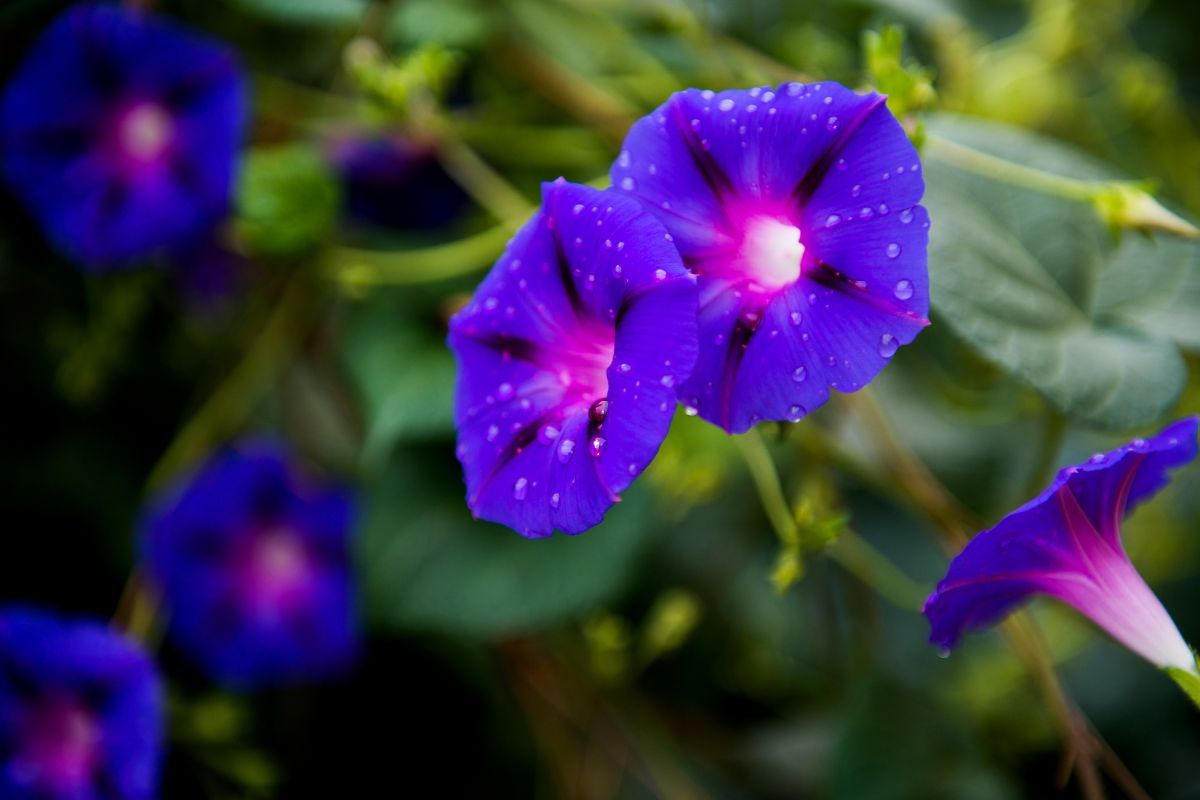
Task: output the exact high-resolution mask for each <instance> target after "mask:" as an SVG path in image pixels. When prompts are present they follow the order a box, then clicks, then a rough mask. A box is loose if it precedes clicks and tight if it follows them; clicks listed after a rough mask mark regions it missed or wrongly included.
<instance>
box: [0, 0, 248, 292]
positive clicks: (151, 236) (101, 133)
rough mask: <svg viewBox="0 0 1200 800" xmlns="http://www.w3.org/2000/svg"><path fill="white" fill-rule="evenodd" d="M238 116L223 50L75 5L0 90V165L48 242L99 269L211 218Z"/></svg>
mask: <svg viewBox="0 0 1200 800" xmlns="http://www.w3.org/2000/svg"><path fill="white" fill-rule="evenodd" d="M244 117H245V102H244V97H243V91H242V86H241V82H240V79H239V76H238V71H237V69H236V66H235V64H234V61H233V57H232V55H231V54H230V52H229V51H227V50H226V49H225V48H224V47H221V46H219V45H217V44H215V43H213V42H210V41H209V40H207V39H204V38H201V37H199V36H197V35H195V34H193V33H191V32H189V31H186V30H184V29H182V28H180V27H177V26H175V25H172V24H170V23H167V22H163V21H161V20H159V19H157V18H154V17H147V16H144V15H141V14H139V13H137V12H134V11H130V10H126V9H122V8H120V7H117V6H99V5H91V4H84V5H79V6H76V7H74V8H72V9H70V10H68V11H66V12H65V13H63V14H62V15H61V16H60V17H58V19H56V20H55V21H54V22H53V23H52V24H51V25H50V27H49V28H48V29H47V30H46V31H45V33H44V34H43V35H42V36H41V38H40V39H38V40H37V41H36V42H35V43H34V44H33V46H32V48H31V49H30V51H29V53H28V54H27V56H26V57H25V60H24V62H23V63H22V64H21V65H20V67H19V68H18V69H17V71H16V74H15V75H14V76H13V78H12V81H11V83H10V84H9V85H8V87H7V89H6V90H5V92H4V94H3V97H2V98H0V153H3V156H2V157H0V159H2V160H0V167H2V168H3V174H4V177H5V178H6V179H7V181H8V183H9V185H10V186H11V187H12V190H13V192H14V193H15V194H16V195H17V196H18V197H19V198H20V199H21V200H22V201H23V202H24V204H25V205H26V206H27V207H28V208H29V210H30V212H31V213H32V214H33V216H34V217H36V218H37V220H38V221H39V222H40V223H41V225H42V227H43V229H44V230H45V232H46V235H47V236H48V238H50V239H51V240H52V241H53V242H54V243H55V244H56V245H57V246H58V247H59V249H61V250H62V251H63V252H64V253H66V254H67V255H69V256H70V257H72V258H74V259H75V260H77V261H79V262H80V263H81V264H83V265H84V266H85V267H87V268H89V269H108V268H112V267H115V266H119V265H121V264H123V263H126V262H128V261H131V260H134V259H137V258H141V257H144V256H146V255H148V254H150V253H151V252H153V251H155V250H157V249H159V248H161V247H164V246H166V245H171V244H178V243H180V242H182V241H186V240H189V239H190V238H192V237H195V236H196V235H198V234H199V233H201V232H203V231H204V230H205V229H207V228H210V227H211V226H212V225H213V224H214V223H215V222H216V221H217V220H218V219H220V218H221V216H222V215H223V214H224V213H225V211H226V209H227V206H228V202H229V195H230V186H231V183H232V177H233V170H234V161H235V156H236V153H237V149H238V144H239V141H240V138H241V132H242V127H243V122H244Z"/></svg>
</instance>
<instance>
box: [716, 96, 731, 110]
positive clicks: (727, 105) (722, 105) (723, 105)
mask: <svg viewBox="0 0 1200 800" xmlns="http://www.w3.org/2000/svg"><path fill="white" fill-rule="evenodd" d="M733 106H734V103H733V100H731V99H730V98H728V97H726V98H725V99H724V100H722V101H721V102H719V103H717V108H718V109H719V110H721V111H728V110H729V109H731V108H733Z"/></svg>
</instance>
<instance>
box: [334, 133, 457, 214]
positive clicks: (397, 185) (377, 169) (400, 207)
mask: <svg viewBox="0 0 1200 800" xmlns="http://www.w3.org/2000/svg"><path fill="white" fill-rule="evenodd" d="M329 152H330V156H331V159H332V161H333V163H334V165H335V166H336V167H337V170H338V174H339V176H340V177H341V183H342V196H343V198H344V205H345V211H346V213H347V214H348V215H349V216H350V217H351V218H352V219H356V220H361V221H363V222H367V223H371V224H374V225H381V226H384V227H389V228H396V229H399V230H414V231H427V230H429V229H431V228H437V227H439V226H442V225H445V224H447V223H449V222H451V221H452V220H454V219H455V217H457V216H458V214H459V213H460V212H461V211H462V210H463V209H464V208H466V206H467V195H466V193H465V192H464V191H463V190H462V188H461V187H460V186H459V185H458V184H457V183H456V182H455V181H454V179H453V178H451V177H450V176H449V175H448V174H447V173H446V170H445V169H443V168H442V165H441V163H439V162H438V159H437V153H436V151H435V149H434V146H433V144H432V143H429V142H423V141H421V140H419V139H417V138H415V137H404V136H401V135H399V134H368V133H344V134H341V135H339V136H338V137H336V138H335V139H334V140H333V141H332V142H331V144H330V147H329Z"/></svg>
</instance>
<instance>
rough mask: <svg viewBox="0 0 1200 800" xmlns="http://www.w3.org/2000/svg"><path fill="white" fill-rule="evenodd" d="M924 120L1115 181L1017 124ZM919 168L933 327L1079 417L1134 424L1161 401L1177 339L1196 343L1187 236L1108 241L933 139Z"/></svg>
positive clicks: (980, 146) (1180, 369) (1192, 255)
mask: <svg viewBox="0 0 1200 800" xmlns="http://www.w3.org/2000/svg"><path fill="white" fill-rule="evenodd" d="M929 126H930V131H931V133H933V134H935V135H938V136H941V137H944V138H945V139H949V140H951V141H954V142H957V143H960V144H964V145H967V146H969V147H972V148H974V149H976V150H980V151H983V152H985V153H989V154H991V155H994V156H998V157H1000V158H1005V159H1008V160H1010V161H1015V162H1018V163H1020V164H1023V165H1025V166H1028V167H1033V168H1035V169H1040V170H1044V171H1047V172H1051V173H1056V174H1058V175H1063V176H1070V177H1075V178H1082V179H1106V180H1107V179H1112V178H1114V177H1117V176H1114V175H1112V174H1111V173H1109V172H1108V171H1107V170H1106V169H1105V168H1103V167H1101V166H1100V165H1098V164H1097V163H1096V162H1094V161H1092V160H1090V159H1088V158H1087V157H1085V156H1083V155H1080V154H1078V153H1077V152H1075V151H1073V150H1071V149H1070V148H1067V147H1065V146H1063V145H1060V144H1057V143H1055V142H1052V141H1049V140H1047V139H1045V138H1042V137H1039V136H1036V135H1034V134H1031V133H1028V132H1026V131H1022V130H1020V129H1017V128H1013V127H1009V126H1005V125H999V124H995V123H988V122H983V121H981V120H973V119H968V118H965V117H958V116H954V115H949V114H940V115H935V116H932V117H931V118H930V120H929ZM925 170H926V179H927V190H926V197H925V201H924V202H925V205H926V206H927V207H928V209H929V215H930V219H931V220H932V227H931V229H930V255H929V270H930V285H931V287H932V289H931V291H932V301H933V306H934V310H935V313H936V317H937V321H941V322H944V323H946V324H947V325H948V326H949V327H950V328H951V329H953V330H954V331H955V332H956V333H957V334H958V335H959V336H961V337H962V338H963V339H964V340H966V341H967V342H968V343H969V344H970V345H972V346H973V347H975V348H976V349H978V350H979V352H980V353H982V354H983V355H984V356H985V357H986V358H987V359H988V360H990V361H992V362H994V363H995V364H997V365H999V366H1000V367H1002V368H1003V369H1005V370H1007V371H1008V372H1009V373H1011V374H1012V375H1014V376H1015V377H1017V378H1019V379H1020V380H1022V381H1024V382H1025V383H1027V384H1028V385H1030V386H1032V387H1033V388H1034V389H1036V390H1037V391H1039V392H1040V393H1041V394H1042V395H1043V396H1045V397H1046V399H1047V400H1049V401H1050V403H1051V404H1053V405H1054V406H1055V407H1057V408H1058V409H1060V410H1061V411H1063V412H1065V413H1067V414H1069V415H1070V416H1072V417H1073V418H1075V419H1076V420H1078V421H1080V422H1084V423H1087V424H1090V425H1094V426H1097V427H1103V428H1109V429H1129V428H1135V427H1138V426H1142V425H1146V424H1149V423H1152V422H1154V421H1155V420H1157V419H1158V418H1160V417H1162V416H1163V415H1164V414H1165V413H1166V412H1167V411H1168V410H1169V409H1170V408H1171V407H1172V406H1173V405H1174V403H1175V401H1176V400H1177V398H1178V397H1179V394H1180V392H1181V391H1182V390H1183V386H1184V380H1185V377H1186V368H1185V364H1184V361H1183V358H1182V357H1181V355H1180V353H1179V349H1178V347H1177V344H1186V345H1189V346H1195V345H1196V344H1197V343H1200V323H1197V322H1196V321H1195V320H1196V317H1197V316H1198V315H1200V286H1198V285H1197V278H1196V272H1197V260H1198V258H1200V250H1198V249H1197V245H1196V244H1195V243H1194V242H1189V241H1186V240H1182V239H1177V238H1174V237H1170V236H1156V237H1155V238H1154V239H1146V238H1144V237H1142V236H1134V235H1127V236H1124V237H1123V238H1121V239H1120V240H1119V241H1114V240H1113V239H1112V237H1111V236H1110V235H1109V234H1108V233H1107V231H1105V230H1104V228H1103V226H1102V225H1101V224H1100V222H1099V221H1098V220H1097V219H1096V217H1095V215H1094V213H1093V211H1092V209H1091V207H1090V206H1088V205H1087V204H1084V203H1077V202H1072V201H1069V200H1064V199H1061V198H1057V197H1051V196H1049V195H1046V194H1041V193H1038V192H1035V191H1032V190H1028V189H1023V188H1018V187H1015V186H1012V185H1007V184H1002V183H997V182H994V181H991V180H987V179H985V178H982V177H979V176H977V175H975V174H972V173H970V172H967V171H964V170H962V169H960V168H957V167H955V166H952V165H951V164H950V163H948V162H947V161H943V160H941V159H939V157H938V151H937V148H936V147H931V148H930V152H929V153H928V155H927V157H926V159H925ZM1150 276H1153V277H1150ZM1182 287H1188V291H1179V290H1178V289H1180V288H1182ZM1173 320H1177V321H1180V322H1179V324H1175V323H1174V322H1172V321H1173Z"/></svg>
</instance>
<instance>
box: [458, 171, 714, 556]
mask: <svg viewBox="0 0 1200 800" xmlns="http://www.w3.org/2000/svg"><path fill="white" fill-rule="evenodd" d="M668 239H669V237H668V235H667V232H666V230H665V229H664V228H663V226H662V225H661V224H660V223H659V222H658V221H657V220H656V219H654V217H653V216H651V215H649V214H647V213H646V212H645V210H644V209H643V208H642V207H641V205H639V204H638V203H636V202H634V201H633V200H630V199H629V198H625V197H621V196H620V195H618V194H616V193H614V192H612V191H598V190H595V189H590V188H588V187H586V186H579V185H575V184H569V183H565V182H562V181H558V182H555V183H551V184H546V185H545V186H544V187H543V198H542V209H541V210H540V211H539V212H538V213H537V214H535V215H534V217H533V219H531V220H530V221H529V222H528V223H527V224H526V225H525V226H524V227H523V228H522V229H521V230H520V231H519V232H518V233H517V235H516V237H514V239H513V241H512V242H511V243H510V245H509V247H508V249H507V250H506V252H505V253H504V255H503V256H501V258H500V260H499V261H497V262H496V265H495V266H494V267H493V268H492V271H491V272H490V273H489V274H488V276H487V277H486V278H485V279H484V281H483V283H482V284H481V285H480V287H479V289H478V290H477V291H476V293H475V296H474V298H473V299H472V301H471V302H470V304H468V305H467V307H466V308H464V309H463V310H462V311H461V312H459V313H458V314H457V315H456V316H455V317H454V319H453V321H452V322H451V328H450V339H449V342H450V346H451V348H452V349H453V350H454V351H455V353H456V355H457V356H458V359H459V373H458V386H457V392H456V400H455V419H456V422H457V425H458V430H459V438H458V451H457V452H458V457H459V460H460V461H461V462H462V464H463V471H464V474H465V477H466V482H467V502H468V504H469V505H470V506H471V509H472V511H474V513H475V514H476V515H477V516H480V517H483V518H485V519H490V520H494V521H496V522H501V523H504V524H506V525H508V526H510V527H512V528H514V529H515V530H517V531H519V532H520V533H522V534H524V535H526V536H548V535H550V534H551V533H552V532H553V531H554V530H555V529H556V528H557V529H559V530H562V531H564V532H567V533H579V532H581V531H583V530H586V529H587V528H589V527H591V526H593V525H595V524H596V523H598V522H599V521H600V519H601V518H602V517H603V515H604V512H605V511H606V510H607V509H608V507H609V506H611V505H612V504H613V503H614V502H616V501H617V500H618V499H619V497H618V495H619V493H620V492H621V491H622V490H624V489H625V488H626V487H627V486H628V485H629V484H630V483H631V482H632V481H633V479H634V477H635V476H636V475H637V474H639V473H640V472H641V470H642V469H644V468H645V466H646V465H647V464H648V463H649V462H650V460H651V459H652V458H653V457H654V454H655V453H656V452H657V450H658V447H659V445H660V444H661V442H662V439H663V438H664V437H665V436H666V433H667V428H668V427H669V425H670V421H671V416H672V413H673V411H674V406H675V387H676V386H677V385H679V384H680V383H682V382H683V380H684V379H685V378H686V377H687V376H688V375H689V374H690V372H691V370H692V367H693V365H694V364H695V360H696V349H697V348H696V323H695V313H696V287H695V281H694V280H693V279H692V277H691V276H690V275H689V274H688V273H687V271H686V270H685V269H684V267H683V264H682V263H681V261H680V259H679V254H678V252H677V251H676V250H675V248H674V247H673V246H672V245H671V243H670V241H669V240H668Z"/></svg>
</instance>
